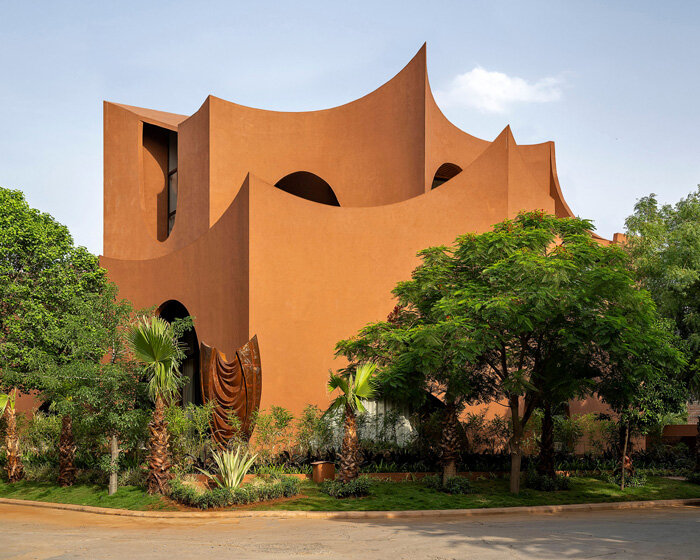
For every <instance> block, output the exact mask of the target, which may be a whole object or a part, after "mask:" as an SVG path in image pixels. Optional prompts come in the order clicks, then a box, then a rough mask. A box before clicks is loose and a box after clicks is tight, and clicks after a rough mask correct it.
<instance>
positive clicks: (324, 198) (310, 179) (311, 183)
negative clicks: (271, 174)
mask: <svg viewBox="0 0 700 560" xmlns="http://www.w3.org/2000/svg"><path fill="white" fill-rule="evenodd" d="M275 186H276V187H277V188H278V189H282V190H283V191H284V192H288V193H289V194H293V195H294V196H299V197H301V198H305V199H306V200H311V201H312V202H318V203H320V204H328V205H329V206H340V203H339V202H338V198H337V197H336V196H335V193H334V192H333V189H332V188H331V186H330V185H329V184H328V183H326V181H324V180H323V179H321V177H319V176H318V175H314V174H313V173H309V172H308V171H296V172H295V173H290V174H289V175H286V176H284V177H282V178H281V179H280V180H279V181H277V183H275Z"/></svg>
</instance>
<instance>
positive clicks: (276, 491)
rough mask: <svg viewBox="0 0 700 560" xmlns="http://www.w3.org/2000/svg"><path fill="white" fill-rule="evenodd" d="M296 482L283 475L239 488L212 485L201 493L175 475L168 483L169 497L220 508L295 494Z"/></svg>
mask: <svg viewBox="0 0 700 560" xmlns="http://www.w3.org/2000/svg"><path fill="white" fill-rule="evenodd" d="M299 485H300V482H299V480H298V479H296V478H293V477H286V476H285V477H280V478H271V479H270V480H266V481H258V482H254V483H251V484H245V485H243V486H239V487H238V488H214V489H212V490H206V491H204V492H201V491H199V490H197V489H195V488H193V487H192V486H190V485H187V484H184V483H183V482H182V481H181V480H180V479H178V478H176V479H174V480H172V481H171V482H170V497H171V498H172V499H173V500H175V501H176V502H179V503H181V504H183V505H185V506H189V507H196V508H199V509H209V508H217V507H218V508H222V507H230V506H234V505H244V504H252V503H254V502H262V501H265V500H275V499H277V498H288V497H290V496H295V495H297V494H298V493H299Z"/></svg>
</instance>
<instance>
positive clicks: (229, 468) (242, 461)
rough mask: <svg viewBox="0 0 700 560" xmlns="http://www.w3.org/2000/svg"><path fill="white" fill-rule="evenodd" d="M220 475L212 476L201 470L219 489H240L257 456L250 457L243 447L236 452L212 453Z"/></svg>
mask: <svg viewBox="0 0 700 560" xmlns="http://www.w3.org/2000/svg"><path fill="white" fill-rule="evenodd" d="M212 456H213V457H214V461H215V462H216V466H217V467H218V470H219V474H218V475H216V474H211V473H209V472H207V471H205V470H202V469H199V470H200V471H201V472H202V473H203V474H205V475H206V476H207V477H208V478H209V479H210V480H213V481H214V482H216V484H217V485H218V486H219V488H226V489H229V490H233V489H235V488H238V487H239V486H240V485H241V482H243V477H244V476H245V475H246V473H247V472H248V471H249V470H250V467H252V466H253V463H254V462H255V459H256V458H257V455H250V453H249V452H248V450H243V448H242V447H241V446H238V447H236V451H235V452H234V451H233V450H232V449H226V450H224V451H220V452H219V451H214V452H213V453H212Z"/></svg>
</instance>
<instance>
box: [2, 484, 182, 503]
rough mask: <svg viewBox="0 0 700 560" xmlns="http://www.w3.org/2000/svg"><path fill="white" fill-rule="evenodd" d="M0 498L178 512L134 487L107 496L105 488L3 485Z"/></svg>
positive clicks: (160, 499)
mask: <svg viewBox="0 0 700 560" xmlns="http://www.w3.org/2000/svg"><path fill="white" fill-rule="evenodd" d="M0 498H14V499H18V500H34V501H37V502H56V503H61V504H78V505H81V506H98V507H109V508H121V509H134V510H168V509H176V508H175V507H173V506H172V505H171V504H169V503H168V502H167V501H166V500H164V499H163V498H160V497H158V496H151V495H149V494H147V493H146V492H145V491H144V490H141V489H140V488H136V487H135V486H123V487H121V488H119V490H117V493H116V494H114V495H113V496H108V495H107V488H106V487H105V486H85V485H75V486H71V487H69V488H61V487H60V486H58V485H56V484H53V483H50V482H27V481H26V480H23V481H21V482H16V483H14V484H7V483H5V482H0Z"/></svg>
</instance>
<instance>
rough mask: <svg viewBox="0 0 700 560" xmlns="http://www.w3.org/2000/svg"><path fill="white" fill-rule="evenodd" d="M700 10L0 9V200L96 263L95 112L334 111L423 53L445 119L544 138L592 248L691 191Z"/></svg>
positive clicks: (488, 6) (514, 5)
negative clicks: (227, 106)
mask: <svg viewBox="0 0 700 560" xmlns="http://www.w3.org/2000/svg"><path fill="white" fill-rule="evenodd" d="M699 30H700V3H696V2H692V1H690V0H689V1H686V2H678V1H665V2H645V1H635V2H627V1H618V2H596V1H585V2H583V1H582V2H505V1H497V0H490V1H484V2H467V1H462V2H436V1H433V2H427V1H423V2H412V1H406V0H404V1H402V2H379V1H375V2H364V1H354V2H342V3H341V2H338V3H334V2H329V1H324V2H304V1H303V0H297V1H295V2H281V1H279V2H264V1H257V2H244V1H236V2H231V1H229V2H206V1H198V2H192V1H188V2H146V1H142V2H131V1H128V0H125V1H121V2H108V1H103V2H84V3H83V2H61V1H52V2H40V1H35V2H27V1H21V2H11V1H6V0H0V71H1V74H0V186H3V187H10V188H18V189H21V190H23V191H24V192H25V193H26V196H27V198H28V200H29V202H30V203H31V204H32V205H33V206H35V207H38V208H40V209H41V210H44V211H47V212H50V213H51V214H53V215H54V216H55V217H56V218H57V219H58V220H59V221H61V222H63V223H65V224H66V225H68V226H69V227H70V229H71V231H72V232H73V234H74V236H75V238H76V240H77V242H78V243H80V244H82V245H85V246H87V247H88V248H89V249H91V250H92V251H94V252H100V251H101V249H102V100H104V99H107V100H111V101H117V102H121V103H126V104H129V105H138V106H143V107H149V108H153V109H161V110H165V111H171V112H176V113H183V114H191V113H192V112H194V111H195V110H196V109H197V108H198V107H199V106H200V105H201V103H202V102H203V101H204V99H205V97H206V96H207V95H208V94H210V93H211V94H214V95H216V96H218V97H221V98H224V99H228V100H231V101H235V102H237V103H241V104H244V105H251V106H255V107H261V108H266V109H277V110H288V111H300V110H312V109H321V108H326V107H332V106H335V105H339V104H342V103H345V102H347V101H351V100H353V99H356V98H358V97H360V96H362V95H364V94H365V93H368V92H369V91H371V90H373V89H375V88H376V87H377V86H379V85H381V84H382V83H384V82H385V81H387V80H388V79H389V78H391V77H392V76H393V75H394V74H395V73H396V72H398V71H399V70H400V69H401V68H402V67H403V66H404V65H405V64H406V63H407V62H408V60H409V59H410V58H411V57H412V56H413V55H414V54H415V52H416V51H417V50H418V49H419V48H420V46H421V45H422V44H423V42H427V43H428V72H429V75H430V82H431V85H432V88H433V90H434V91H436V92H437V96H438V102H439V103H440V104H441V106H442V108H443V111H444V112H445V114H446V115H447V117H448V118H449V119H450V120H452V122H454V123H455V124H456V125H457V126H459V127H460V128H462V129H463V130H465V131H467V132H469V133H470V134H474V135H476V136H479V137H481V138H485V139H489V140H492V139H494V138H495V137H496V136H497V135H498V133H499V132H500V131H501V130H502V129H503V128H504V127H505V126H506V125H507V124H510V125H511V127H512V129H513V133H514V135H515V139H516V141H518V142H519V143H535V142H542V141H545V140H554V141H555V142H556V150H557V165H558V171H559V178H560V182H561V184H562V189H563V192H564V196H565V197H566V199H567V201H568V202H569V204H570V206H571V207H572V209H573V210H574V212H576V213H577V214H578V215H580V216H582V217H586V218H590V219H593V220H594V221H595V223H596V225H597V227H598V231H599V233H601V234H602V235H604V236H610V235H612V233H613V232H616V231H622V230H623V223H624V219H625V217H626V216H627V215H628V214H629V213H630V212H631V211H632V208H633V206H634V202H635V200H636V199H637V198H639V197H641V196H644V195H646V194H649V193H650V192H655V193H657V194H658V195H659V198H660V199H661V200H662V201H667V202H672V201H676V200H677V199H679V198H680V197H681V196H684V195H686V194H687V193H688V192H690V191H691V190H694V189H695V186H696V184H697V183H700V135H699V133H698V131H699V130H700V71H699V69H700V32H699Z"/></svg>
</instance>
